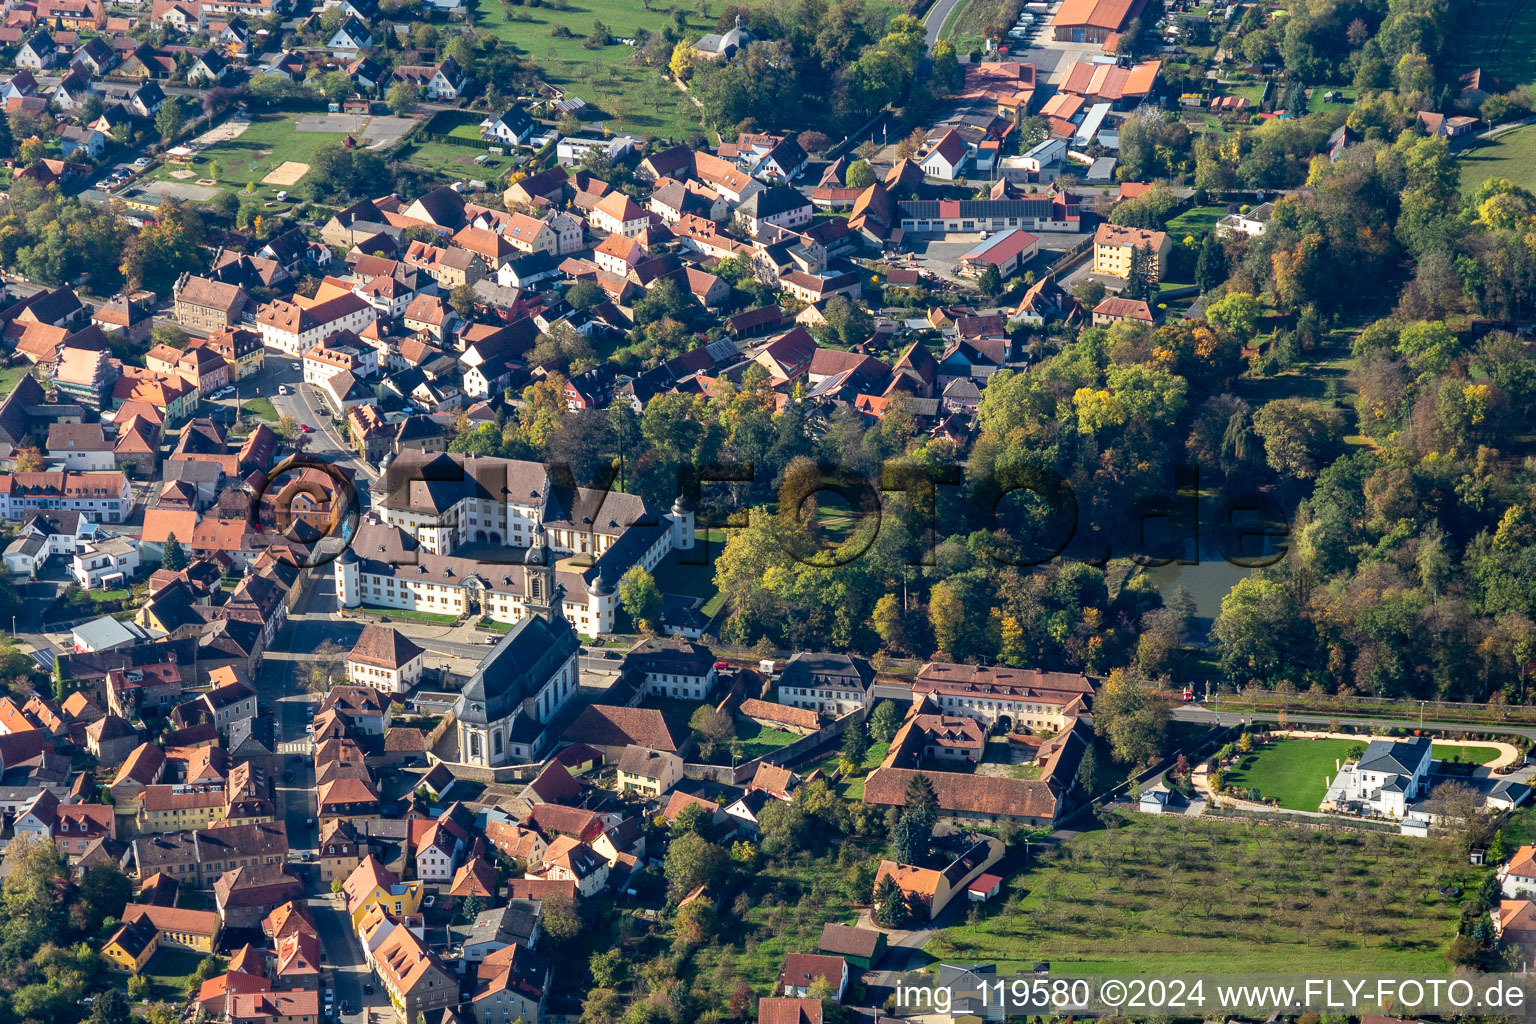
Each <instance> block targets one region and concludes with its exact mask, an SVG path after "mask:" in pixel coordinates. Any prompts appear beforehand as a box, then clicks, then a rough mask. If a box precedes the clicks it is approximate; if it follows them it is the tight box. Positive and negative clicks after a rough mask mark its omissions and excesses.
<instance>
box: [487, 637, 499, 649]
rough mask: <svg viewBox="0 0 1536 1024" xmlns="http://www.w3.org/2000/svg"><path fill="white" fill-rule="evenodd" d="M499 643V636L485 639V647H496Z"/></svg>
mask: <svg viewBox="0 0 1536 1024" xmlns="http://www.w3.org/2000/svg"><path fill="white" fill-rule="evenodd" d="M499 643H501V637H499V636H488V637H486V638H485V645H486V646H487V647H494V646H496V645H497V644H499Z"/></svg>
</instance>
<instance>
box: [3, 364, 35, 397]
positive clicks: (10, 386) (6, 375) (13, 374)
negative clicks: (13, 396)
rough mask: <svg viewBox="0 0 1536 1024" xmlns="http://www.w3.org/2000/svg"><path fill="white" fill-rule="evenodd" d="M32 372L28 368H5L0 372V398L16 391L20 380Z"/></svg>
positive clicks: (30, 368)
mask: <svg viewBox="0 0 1536 1024" xmlns="http://www.w3.org/2000/svg"><path fill="white" fill-rule="evenodd" d="M31 372H32V367H30V366H7V367H6V368H5V369H3V370H0V397H3V396H5V395H8V394H10V393H11V392H12V391H15V390H16V385H17V384H20V383H21V378H23V377H25V376H26V375H27V374H28V373H31Z"/></svg>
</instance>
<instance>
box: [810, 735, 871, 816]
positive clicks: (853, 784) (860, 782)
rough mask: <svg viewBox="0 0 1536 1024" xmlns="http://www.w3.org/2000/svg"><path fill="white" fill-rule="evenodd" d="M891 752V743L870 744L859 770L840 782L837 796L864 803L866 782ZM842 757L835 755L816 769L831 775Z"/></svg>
mask: <svg viewBox="0 0 1536 1024" xmlns="http://www.w3.org/2000/svg"><path fill="white" fill-rule="evenodd" d="M890 750H891V745H890V744H889V743H872V744H870V747H869V749H868V750H866V751H865V752H864V760H863V761H862V762H860V763H859V766H858V768H857V769H856V770H855V771H854V772H853V774H852V775H849V776H848V777H847V778H845V779H842V780H840V781H839V782H838V784H837V795H838V796H840V797H842V798H843V799H844V800H851V801H853V802H854V803H861V802H863V800H864V780H865V779H866V778H868V777H869V773H870V772H872V771H874V770H875V769H876V768H878V767H880V762H881V761H884V760H885V755H886V754H888V753H890ZM842 756H843V755H842V754H833V755H832V756H831V757H828V758H826V759H825V760H823V761H822V762H821V763H820V764H817V765H816V767H817V768H820V769H821V771H822V774H824V775H831V773H832V771H833V769H835V768H836V767H837V762H838V761H839V760H840V759H841V758H842ZM802 774H809V772H804V771H802Z"/></svg>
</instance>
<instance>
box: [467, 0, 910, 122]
mask: <svg viewBox="0 0 1536 1024" xmlns="http://www.w3.org/2000/svg"><path fill="white" fill-rule="evenodd" d="M750 4H751V0H749V2H748V4H747V5H748V6H750ZM869 6H870V7H872V8H882V7H888V8H889V11H890V12H891V13H894V12H895V11H896V10H897V7H896V5H894V4H890V3H888V2H887V0H872V2H871V3H870V4H869ZM725 8H726V5H725V4H714V3H710V2H708V0H705V2H703V3H700V4H697V5H687V6H684V5H676V6H674V5H672V4H660V3H652V4H651V5H650V9H649V10H647V9H646V7H645V6H644V5H643V4H642V3H641V2H640V0H557V2H556V3H553V4H551V5H549V6H545V7H518V8H515V11H516V14H515V19H516V20H514V15H513V14H511V13H509V9H508V8H507V7H506V6H505V5H504V4H503V3H502V2H501V0H474V19H475V24H476V25H477V26H479V27H480V28H482V29H484V30H486V31H488V32H490V33H492V34H494V35H495V36H497V37H498V38H501V39H504V40H507V41H508V42H510V43H512V44H513V45H515V46H516V47H517V48H518V49H520V50H522V51H523V52H525V53H527V55H528V56H529V57H530V58H532V59H533V60H534V61H535V62H537V64H538V65H539V70H540V72H541V73H542V76H543V77H544V79H545V80H546V81H548V82H550V83H551V84H553V85H556V86H558V87H560V88H561V89H563V90H564V91H565V92H566V93H567V94H568V95H573V96H579V97H581V98H582V99H583V100H585V101H586V102H587V105H588V115H587V118H586V119H587V120H588V121H603V122H605V123H607V124H608V126H609V127H611V128H613V129H614V130H616V131H626V132H636V133H648V134H651V135H657V136H661V137H663V138H670V139H677V140H681V139H684V138H686V137H687V136H689V135H691V134H694V133H699V132H702V130H703V129H702V128H701V127H700V122H699V116H698V108H697V107H696V106H694V104H693V101H692V100H690V99H689V98H688V96H687V94H686V93H684V92H682V91H681V90H680V89H678V88H677V86H675V85H673V84H672V83H671V82H669V81H666V80H664V79H663V78H662V77H661V76H662V71H663V70H664V69H663V68H661V67H646V66H644V65H641V64H636V63H633V62H632V58H633V57H634V55H635V49H634V48H633V47H630V46H625V45H623V44H622V43H615V44H613V45H611V46H602V47H598V48H596V49H591V50H589V49H586V48H585V47H584V46H582V40H583V39H585V38H586V37H587V36H588V35H590V34H591V32H592V23H593V22H594V21H601V22H602V23H603V24H604V25H606V26H608V30H609V31H610V32H611V33H612V34H613V36H614V37H615V38H620V39H624V38H631V37H633V36H634V34H635V32H636V30H638V29H642V28H643V29H646V30H648V31H650V32H651V33H653V34H659V33H660V32H661V31H662V30H663V29H665V28H667V27H668V26H670V25H672V24H673V20H672V19H673V11H674V10H675V9H681V10H684V11H685V12H686V18H685V25H686V30H685V34H686V35H687V37H688V38H689V39H697V38H698V37H699V36H701V35H704V34H705V33H707V32H713V31H714V30H715V20H716V19H717V18H718V17H719V16H720V14H721V13H722V12H723V11H724V10H725ZM557 26H563V27H564V28H566V29H568V30H569V31H570V33H571V38H567V39H560V38H556V37H554V36H552V35H550V32H551V31H552V30H553V29H555V28H556V27H557Z"/></svg>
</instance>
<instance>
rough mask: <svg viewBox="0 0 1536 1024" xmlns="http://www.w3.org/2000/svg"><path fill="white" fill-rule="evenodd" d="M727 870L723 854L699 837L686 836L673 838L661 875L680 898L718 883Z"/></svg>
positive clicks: (717, 847) (693, 833)
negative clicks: (701, 887)
mask: <svg viewBox="0 0 1536 1024" xmlns="http://www.w3.org/2000/svg"><path fill="white" fill-rule="evenodd" d="M727 866H728V861H727V857H726V853H725V851H724V850H722V849H720V847H719V846H718V845H717V844H715V843H712V842H710V841H709V840H707V839H705V838H704V837H702V836H700V835H699V834H698V833H696V832H689V833H687V834H685V835H682V836H678V837H676V838H674V839H673V840H672V842H671V843H670V844H669V845H668V846H667V858H666V862H665V864H664V866H663V868H662V871H663V873H664V874H665V875H666V876H667V881H668V882H669V883H671V885H672V889H673V891H675V892H677V893H678V894H680V895H681V894H685V893H690V892H692V891H693V890H695V889H697V888H698V887H699V886H701V885H712V884H714V883H715V882H718V881H719V880H720V878H721V877H722V876H723V875H724V873H725V870H726V868H727Z"/></svg>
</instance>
